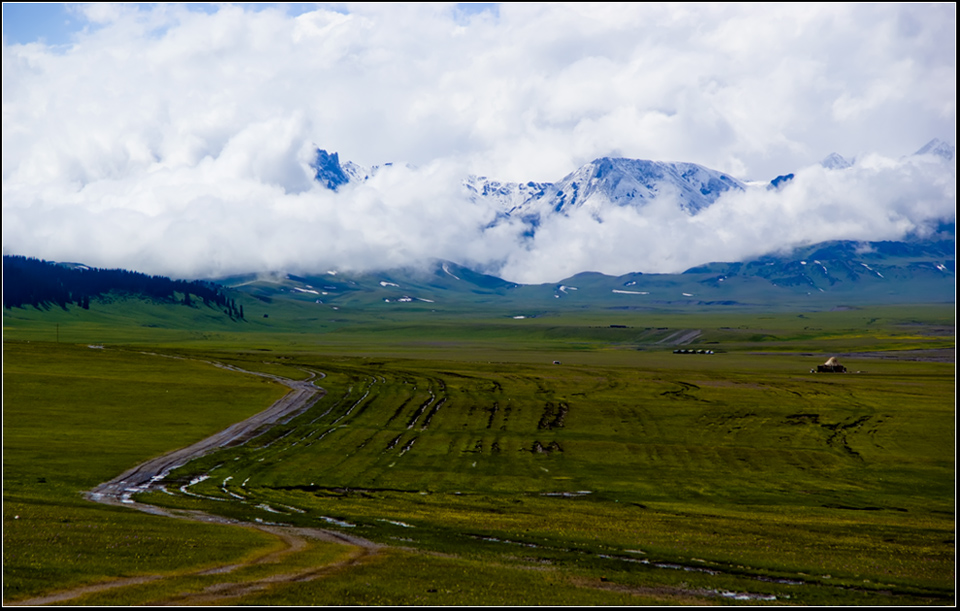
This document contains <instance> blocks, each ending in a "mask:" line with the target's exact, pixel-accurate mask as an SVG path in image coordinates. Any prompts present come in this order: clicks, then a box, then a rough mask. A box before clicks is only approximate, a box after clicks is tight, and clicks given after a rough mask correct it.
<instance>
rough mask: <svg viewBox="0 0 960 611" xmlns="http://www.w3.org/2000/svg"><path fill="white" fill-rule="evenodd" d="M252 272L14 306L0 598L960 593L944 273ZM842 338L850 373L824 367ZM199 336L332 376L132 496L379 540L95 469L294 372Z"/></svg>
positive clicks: (211, 505)
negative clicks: (432, 292) (344, 293)
mask: <svg viewBox="0 0 960 611" xmlns="http://www.w3.org/2000/svg"><path fill="white" fill-rule="evenodd" d="M243 303H244V307H245V310H246V311H247V312H248V319H249V320H248V321H247V322H230V321H228V320H224V318H223V317H217V316H215V315H213V314H212V313H210V312H207V311H205V310H204V309H202V308H194V309H189V308H178V307H175V306H162V305H157V304H149V303H145V302H141V301H138V300H116V301H114V302H112V303H109V304H103V305H102V307H99V308H91V310H90V311H89V312H86V311H80V310H79V309H77V310H73V309H71V310H69V311H63V310H59V309H51V310H49V311H36V310H23V309H20V310H18V309H14V310H6V311H5V312H4V353H3V376H4V390H3V393H4V423H3V435H4V476H3V477H4V480H3V486H4V535H3V536H4V601H5V602H16V601H25V600H30V599H31V598H33V597H37V596H41V595H44V594H49V593H53V592H57V591H62V590H68V589H70V588H75V587H77V586H80V585H85V584H98V583H103V582H106V581H110V580H118V579H125V578H135V577H137V576H142V577H150V581H145V582H144V583H130V584H128V585H125V586H122V587H116V588H112V589H107V590H101V591H92V592H89V593H86V594H84V595H82V596H79V597H75V598H72V599H70V600H69V601H65V602H69V603H70V604H150V603H162V602H168V603H169V602H174V603H177V602H180V603H184V604H187V603H193V602H196V603H199V604H203V603H217V602H220V603H222V602H228V603H235V604H470V605H493V604H496V605H511V604H550V605H563V604H605V605H631V604H694V603H706V604H807V605H828V604H829V605H833V604H846V605H852V604H856V605H861V604H863V605H903V604H942V605H950V604H954V602H955V561H956V555H955V542H954V537H955V503H954V499H955V409H954V399H955V365H954V362H953V351H954V349H955V335H954V326H955V319H954V308H953V305H952V304H948V305H931V306H902V307H900V306H883V307H864V308H849V309H841V310H838V311H813V310H811V311H774V312H763V311H743V310H737V309H733V308H726V309H724V308H717V309H715V310H703V309H700V310H694V309H691V310H689V311H682V310H680V311H678V310H673V311H665V310H663V311H662V310H643V311H638V310H595V309H593V310H592V309H588V308H584V309H577V308H572V309H566V310H562V309H555V310H552V311H538V312H535V313H531V314H530V315H529V316H525V317H524V318H515V317H514V316H515V315H516V314H515V310H511V311H506V310H504V311H500V312H497V311H491V312H490V313H488V314H484V315H482V316H481V315H478V314H477V313H476V312H474V311H470V310H467V309H463V310H456V309H447V310H440V311H438V310H434V309H431V308H430V307H429V306H427V305H423V306H420V305H414V306H413V307H411V308H408V309H405V310H399V309H395V308H394V309H377V308H375V307H374V306H371V305H367V306H365V307H363V308H360V307H357V308H354V309H351V308H349V307H344V308H342V309H338V310H333V309H324V310H320V309H318V308H316V307H313V304H310V303H306V302H304V303H300V302H296V301H294V300H286V301H284V302H282V303H281V302H280V300H276V301H275V302H274V303H272V304H265V303H262V302H257V301H255V300H253V299H252V298H251V299H249V300H248V301H244V302H243ZM257 308H262V309H263V311H262V312H261V311H260V310H258V309H257ZM264 314H266V316H264ZM678 338H687V339H686V340H684V341H686V342H687V343H684V344H683V345H682V347H683V348H687V349H702V350H711V351H713V354H676V353H674V350H675V349H676V348H677V347H678V346H680V344H677V343H676V342H677V341H678ZM58 340H59V341H58ZM831 355H838V356H839V358H840V359H841V362H842V363H843V364H844V365H845V366H846V367H847V368H848V373H846V374H815V373H811V371H810V370H811V369H812V368H814V367H815V366H816V365H817V364H820V363H822V362H823V361H824V360H825V359H826V358H827V357H828V356H831ZM171 357H175V358H171ZM212 362H219V363H226V364H232V365H237V366H239V367H241V368H243V369H247V370H251V371H262V372H265V373H271V374H275V375H281V376H285V377H290V378H298V379H302V378H304V377H306V375H308V372H317V373H321V374H323V375H324V377H323V378H322V380H320V381H319V382H318V385H320V386H322V387H323V388H324V389H325V390H326V395H325V396H324V397H323V399H322V400H321V401H320V402H318V403H317V404H316V405H315V406H314V407H312V408H311V409H310V410H308V411H307V412H305V413H303V414H302V415H300V416H298V417H297V418H294V419H293V420H290V421H289V422H286V423H283V424H280V425H277V426H275V427H274V428H273V429H271V430H270V431H268V432H267V433H265V434H263V435H261V436H260V437H257V438H255V439H253V440H252V441H250V442H248V443H247V444H244V445H242V446H238V447H233V448H227V449H221V450H219V451H217V452H215V453H213V454H210V455H208V456H205V457H203V458H200V459H198V460H195V461H193V462H191V463H188V464H187V465H184V466H182V467H181V468H179V469H177V470H175V471H174V472H173V473H172V474H171V475H170V476H169V477H168V478H167V480H166V485H165V488H164V490H163V491H154V492H151V493H147V494H141V495H138V500H139V501H141V502H145V503H150V504H153V505H156V506H161V507H166V508H169V509H177V510H201V511H203V512H206V513H208V514H215V515H220V516H224V517H228V518H231V519H234V520H239V521H241V522H243V523H244V524H249V525H261V526H262V525H270V524H281V525H290V526H293V527H311V528H325V529H329V530H332V531H337V532H342V533H344V534H348V535H353V536H358V537H362V538H364V539H366V540H369V541H372V542H374V543H377V544H380V545H381V546H383V547H381V548H380V549H379V550H377V551H376V552H374V553H369V554H367V555H365V556H362V557H361V556H359V555H356V554H355V552H353V551H351V549H352V548H351V546H348V545H341V544H336V543H329V542H324V541H319V540H311V541H310V542H309V544H308V545H306V546H305V547H303V548H302V549H298V550H293V551H288V553H286V554H284V555H280V556H278V557H277V558H276V559H274V560H271V561H270V562H267V563H260V564H258V563H257V562H256V560H257V559H258V558H265V557H267V556H269V555H270V554H276V553H277V552H278V550H281V551H282V549H283V547H284V543H283V541H281V540H280V539H279V538H278V537H277V536H275V535H272V534H271V533H270V532H266V531H263V530H257V529H254V528H252V527H250V526H232V525H214V524H203V523H199V522H191V521H187V520H179V519H173V518H168V517H161V516H155V515H148V514H145V513H142V512H138V511H134V510H129V509H127V508H115V507H107V506H101V505H95V504H93V503H91V502H89V501H86V500H85V499H84V498H83V496H82V492H83V491H85V490H89V489H90V488H92V487H93V486H95V485H96V484H98V483H100V482H103V481H106V480H108V479H110V478H112V477H115V476H116V475H118V474H119V473H121V472H123V471H124V470H126V469H128V468H130V467H132V466H134V465H136V464H138V463H139V462H142V461H144V460H146V459H148V458H150V457H152V456H156V455H159V454H162V453H164V452H167V451H170V450H173V449H176V448H180V447H183V446H186V445H189V444H190V443H193V442H194V441H197V440H199V439H202V438H204V437H205V436H208V435H210V434H212V433H213V432H216V431H218V430H221V429H223V428H226V426H228V425H229V424H231V423H233V422H236V421H239V420H242V419H243V418H246V417H248V416H249V415H252V414H253V413H256V412H258V411H261V410H263V409H265V408H266V407H267V406H269V405H270V404H271V403H272V402H273V401H275V400H276V399H277V398H279V397H280V396H282V395H283V393H284V392H285V390H286V388H285V387H283V386H281V385H279V384H276V383H274V382H271V381H268V380H266V379H263V378H260V377H257V376H251V375H245V374H242V373H237V372H234V371H227V370H224V369H222V368H218V367H215V366H213V365H212V364H211V363H212ZM351 554H354V556H351ZM228 564H239V565H242V568H240V569H238V570H235V571H233V572H229V573H216V572H213V573H211V572H208V571H206V569H210V568H213V567H216V566H223V565H228ZM311 571H312V572H311ZM293 574H298V575H308V574H309V575H310V579H281V578H278V576H282V575H287V576H289V575H293ZM238 584H239V585H238ZM243 584H247V585H249V586H251V587H246V588H244V587H241V586H242V585H243ZM254 585H256V587H253V586H254ZM228 586H229V587H230V588H233V589H231V590H229V592H230V594H229V596H227V595H223V596H221V597H219V598H217V597H216V596H213V595H210V594H209V593H210V592H216V591H226V590H224V588H227V587H228ZM218 588H220V589H221V590H218ZM204 596H206V598H204Z"/></svg>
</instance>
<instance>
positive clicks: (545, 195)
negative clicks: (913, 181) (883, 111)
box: [312, 138, 955, 228]
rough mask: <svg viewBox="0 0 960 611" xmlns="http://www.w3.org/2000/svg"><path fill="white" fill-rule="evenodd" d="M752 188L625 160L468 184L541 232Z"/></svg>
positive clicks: (925, 150) (840, 161) (324, 169)
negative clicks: (611, 209)
mask: <svg viewBox="0 0 960 611" xmlns="http://www.w3.org/2000/svg"><path fill="white" fill-rule="evenodd" d="M954 154H955V148H954V147H953V146H952V145H951V144H948V143H946V142H944V141H942V140H940V139H939V138H934V139H933V140H931V141H930V142H928V143H927V144H926V145H924V146H923V147H922V148H920V149H919V150H918V151H917V152H916V153H914V155H915V156H935V157H939V158H941V159H943V160H947V161H950V160H952V159H953V157H954ZM854 163H855V159H847V158H845V157H843V156H842V155H840V154H838V153H831V154H829V155H827V156H826V157H825V158H824V159H823V160H822V161H821V162H820V165H821V166H823V167H824V168H827V169H829V170H844V169H847V168H850V167H852V166H853V165H854ZM386 165H390V164H386ZM312 167H313V170H314V171H315V178H316V180H317V181H318V182H320V183H321V184H323V185H324V186H326V187H327V188H328V189H332V190H334V191H336V190H337V189H338V188H339V187H340V186H341V185H344V184H347V183H355V182H362V181H364V180H366V179H368V178H369V177H370V176H371V175H373V173H375V172H376V170H377V168H376V167H375V168H372V169H371V170H365V169H364V168H362V167H360V166H358V165H357V164H355V163H352V162H349V161H348V162H345V163H343V164H341V163H340V160H339V157H338V155H337V153H332V154H331V153H327V151H324V150H322V149H317V156H316V160H315V162H314V164H313V166H312ZM793 177H794V175H793V174H792V173H791V174H785V175H782V176H778V177H776V178H774V179H773V180H772V181H770V182H769V183H767V184H766V188H767V189H780V188H782V187H783V186H784V184H786V183H787V182H789V181H790V180H791V179H793ZM756 184H757V185H763V184H764V183H762V182H759V183H756ZM752 185H753V183H749V184H748V183H745V182H742V181H740V180H737V179H736V178H733V177H732V176H730V175H728V174H725V173H723V172H718V171H717V170H711V169H709V168H705V167H703V166H701V165H697V164H695V163H684V162H664V161H650V160H645V159H625V158H620V157H618V158H613V157H601V158H599V159H595V160H594V161H592V162H590V163H588V164H586V165H584V166H582V167H580V168H578V169H577V170H576V171H574V172H571V173H570V174H568V175H566V176H565V177H563V178H562V179H560V180H559V181H557V182H526V183H516V182H500V181H497V180H493V179H490V178H487V177H485V176H469V177H467V178H466V179H464V181H463V183H462V186H463V190H464V193H465V195H466V196H467V197H468V198H469V199H471V200H472V201H483V202H486V203H487V204H489V205H490V206H491V208H493V209H494V210H496V211H497V213H498V214H499V216H500V218H505V217H512V218H519V219H521V220H523V222H524V223H526V224H528V225H530V226H531V228H536V227H537V226H538V225H539V223H540V221H541V220H542V219H544V218H546V217H548V216H550V215H555V214H561V215H568V214H570V213H571V212H573V211H574V210H578V209H585V210H587V211H589V212H590V213H592V214H595V215H596V214H598V213H599V212H600V210H601V209H603V208H604V207H607V206H632V207H635V208H642V207H643V206H644V205H646V204H647V203H649V202H650V200H652V199H654V198H656V197H660V196H667V197H672V198H674V201H675V202H676V205H677V206H678V207H679V208H680V209H681V210H683V211H684V212H686V213H687V214H690V215H696V214H697V213H698V212H700V211H701V210H703V209H705V208H707V207H708V206H710V205H711V204H713V203H714V202H716V201H717V199H719V198H720V196H721V195H723V194H724V193H727V192H730V191H743V190H745V189H747V188H750V186H752Z"/></svg>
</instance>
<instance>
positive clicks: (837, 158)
mask: <svg viewBox="0 0 960 611" xmlns="http://www.w3.org/2000/svg"><path fill="white" fill-rule="evenodd" d="M853 162H854V160H853V159H847V158H845V157H844V156H843V155H840V154H839V153H830V154H829V155H827V156H826V157H824V158H823V161H821V162H820V165H821V166H823V167H825V168H826V169H828V170H845V169H847V168H849V167H851V166H852V165H853Z"/></svg>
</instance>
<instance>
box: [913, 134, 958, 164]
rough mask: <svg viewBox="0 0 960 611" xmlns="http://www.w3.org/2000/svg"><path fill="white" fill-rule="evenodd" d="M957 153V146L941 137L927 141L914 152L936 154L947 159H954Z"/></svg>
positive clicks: (917, 153)
mask: <svg viewBox="0 0 960 611" xmlns="http://www.w3.org/2000/svg"><path fill="white" fill-rule="evenodd" d="M955 154H956V147H954V146H953V145H952V144H950V143H949V142H944V141H943V140H941V139H940V138H934V139H933V140H931V141H930V142H927V143H926V144H924V145H923V146H922V147H920V149H919V150H917V152H916V153H914V155H935V156H937V157H941V158H943V159H946V160H947V161H952V160H953V156H954V155H955Z"/></svg>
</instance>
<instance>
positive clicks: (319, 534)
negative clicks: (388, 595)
mask: <svg viewBox="0 0 960 611" xmlns="http://www.w3.org/2000/svg"><path fill="white" fill-rule="evenodd" d="M157 356H165V355H157ZM172 358H180V357H172ZM211 364H212V365H215V366H217V367H222V368H224V369H229V370H232V371H236V372H238V373H244V374H250V375H258V376H263V377H267V378H270V379H272V380H275V381H277V382H279V383H281V384H284V385H285V386H288V387H290V389H291V390H290V392H288V393H287V394H286V395H284V396H283V398H281V399H280V400H278V401H277V402H276V403H274V404H273V405H271V406H270V407H269V408H268V409H266V410H264V411H262V412H260V413H259V414H256V415H254V416H251V417H250V418H247V419H246V420H244V421H242V422H238V423H237V424H234V425H232V426H230V427H228V428H226V429H224V430H223V431H220V432H219V433H217V434H215V435H212V436H210V437H208V438H206V439H204V440H202V441H198V442H197V443H195V444H193V445H191V446H188V447H185V448H181V449H179V450H175V451H173V452H170V453H169V454H165V455H163V456H160V457H157V458H153V459H151V460H148V461H147V462H145V463H143V464H140V465H137V466H136V467H134V468H132V469H130V470H128V471H126V472H124V473H122V474H120V475H119V476H117V477H115V478H113V479H111V480H110V481H108V482H104V483H102V484H100V485H99V486H97V487H96V488H94V489H93V490H90V491H89V492H87V493H86V495H85V496H86V498H87V499H89V500H91V501H94V502H96V503H104V504H107V505H120V506H124V507H129V508H131V509H137V510H139V511H143V512H145V513H150V514H153V515H159V516H166V517H172V518H179V519H187V520H194V521H200V522H209V523H216V524H230V525H236V526H243V527H248V528H249V527H252V528H257V529H259V530H262V531H264V532H267V533H270V534H272V535H274V536H276V537H277V538H278V539H280V540H281V541H282V542H283V543H284V544H285V547H284V549H283V550H281V551H279V552H274V553H271V554H267V555H265V556H262V557H260V558H257V559H254V560H251V561H248V562H245V563H241V564H229V565H223V566H220V567H216V568H214V569H206V570H203V571H199V572H186V573H183V574H180V575H141V576H137V577H130V578H125V579H114V580H110V581H106V582H102V583H97V584H90V585H85V586H80V587H77V588H71V589H70V590H64V591H60V592H54V593H51V594H47V595H44V596H39V597H36V598H32V599H29V600H21V601H17V602H12V603H7V602H5V603H4V605H7V604H10V605H31V606H33V605H45V604H52V603H61V602H65V601H69V600H72V599H75V598H78V597H80V596H83V595H85V594H91V593H95V592H100V591H103V590H108V589H112V588H119V587H124V586H133V585H138V584H144V583H150V582H156V581H158V580H162V579H177V578H179V577H183V576H185V575H198V576H199V575H208V574H223V573H230V572H233V571H235V570H237V569H240V568H243V567H246V566H250V565H254V564H269V563H275V562H279V561H281V560H282V558H283V557H285V556H287V555H289V554H292V553H296V552H298V551H300V550H302V549H304V548H305V547H307V545H308V544H307V539H317V540H321V541H328V542H332V543H340V544H343V545H349V546H353V547H354V548H355V549H354V550H353V551H352V552H351V553H350V554H348V557H347V558H346V559H345V560H341V561H339V562H335V563H333V564H328V565H323V566H316V567H311V568H309V569H300V570H297V571H294V572H285V573H281V574H276V575H271V576H269V577H266V578H262V579H254V580H244V581H241V582H236V583H218V584H216V585H214V586H211V587H209V588H207V589H206V590H204V591H201V592H196V593H193V594H184V595H181V596H177V597H175V598H172V599H169V600H159V601H154V603H153V604H161V605H162V604H175V605H182V604H211V603H216V602H224V601H227V600H229V599H234V598H238V597H241V596H243V595H244V594H249V593H252V592H256V591H259V590H263V589H265V588H268V587H270V586H272V585H277V584H281V583H290V582H294V581H305V580H310V579H315V578H318V577H322V576H323V575H325V574H328V573H329V572H331V571H334V570H336V569H338V568H341V567H345V566H349V565H353V564H356V563H358V562H361V561H362V560H363V559H364V558H366V557H368V556H370V555H371V554H373V553H375V552H376V550H378V549H379V547H380V546H379V545H377V544H375V543H373V542H371V541H367V540H366V539H362V538H360V537H354V536H351V535H347V534H344V533H339V532H336V531H332V530H326V529H323V528H298V527H293V526H282V525H267V524H258V523H251V522H242V521H239V520H233V519H230V518H224V517H221V516H215V515H212V514H208V513H204V512H200V511H190V510H180V509H165V508H162V507H155V506H153V505H147V504H144V503H139V502H137V501H135V500H134V499H133V498H132V496H133V495H134V494H136V493H140V492H147V491H149V490H151V489H154V488H159V486H160V485H161V482H162V480H163V478H164V477H165V476H166V475H167V474H168V473H170V471H172V470H173V469H176V468H177V467H179V466H181V465H184V464H186V463H187V462H189V461H191V460H193V459H195V458H199V457H200V456H204V455H206V454H208V453H210V452H213V451H214V450H217V449H219V448H223V447H230V446H235V445H240V444H242V443H245V442H247V441H249V440H250V439H253V438H254V437H256V436H258V435H260V434H262V433H263V432H265V431H267V430H269V429H270V427H272V426H274V425H276V424H282V423H284V422H287V421H289V420H291V419H292V418H294V417H296V416H297V415H299V414H301V413H303V412H304V411H306V410H307V409H309V408H310V407H312V406H313V405H314V404H315V403H316V402H317V401H319V400H320V399H321V398H322V397H323V396H324V394H325V391H324V390H323V389H322V388H319V387H317V386H316V385H314V383H313V380H314V379H316V377H317V374H316V373H315V372H309V373H310V377H309V378H308V379H307V380H303V381H297V380H291V379H288V378H283V377H280V376H276V375H271V374H266V373H260V372H255V371H246V370H244V369H240V368H238V367H234V366H232V365H224V364H222V363H211ZM320 376H321V377H322V376H323V374H320Z"/></svg>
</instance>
